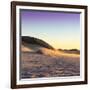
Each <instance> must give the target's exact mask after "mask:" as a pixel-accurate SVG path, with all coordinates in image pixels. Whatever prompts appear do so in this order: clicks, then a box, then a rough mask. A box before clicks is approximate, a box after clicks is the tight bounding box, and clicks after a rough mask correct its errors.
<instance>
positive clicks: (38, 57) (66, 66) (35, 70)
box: [20, 52, 80, 78]
mask: <svg viewBox="0 0 90 90" xmlns="http://www.w3.org/2000/svg"><path fill="white" fill-rule="evenodd" d="M79 75H80V56H79V55H75V54H74V55H73V54H65V55H64V54H61V56H56V57H53V56H48V55H44V54H37V53H30V52H22V54H21V75H20V76H21V78H39V77H62V76H79Z"/></svg>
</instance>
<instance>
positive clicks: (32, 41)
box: [21, 36, 54, 50]
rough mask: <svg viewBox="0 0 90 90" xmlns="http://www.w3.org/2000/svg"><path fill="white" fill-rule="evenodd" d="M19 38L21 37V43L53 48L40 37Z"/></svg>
mask: <svg viewBox="0 0 90 90" xmlns="http://www.w3.org/2000/svg"><path fill="white" fill-rule="evenodd" d="M21 39H22V42H23V43H27V44H36V45H40V46H42V47H45V48H48V49H52V50H53V49H54V48H53V47H52V46H51V45H49V44H48V43H46V42H45V41H43V40H41V39H37V38H34V37H30V36H22V37H21Z"/></svg>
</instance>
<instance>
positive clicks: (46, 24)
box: [20, 10, 80, 49]
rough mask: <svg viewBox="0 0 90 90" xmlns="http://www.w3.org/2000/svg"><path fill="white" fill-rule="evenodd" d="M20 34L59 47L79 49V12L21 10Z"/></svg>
mask: <svg viewBox="0 0 90 90" xmlns="http://www.w3.org/2000/svg"><path fill="white" fill-rule="evenodd" d="M20 15H21V35H22V36H32V37H36V38H39V39H42V40H44V41H46V42H47V43H49V44H50V45H52V46H53V47H54V48H56V49H59V48H62V49H74V48H76V49H80V14H79V13H70V12H67V13H65V12H50V11H36V10H21V11H20Z"/></svg>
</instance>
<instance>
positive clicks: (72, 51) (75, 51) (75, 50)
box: [58, 49, 80, 54]
mask: <svg viewBox="0 0 90 90" xmlns="http://www.w3.org/2000/svg"><path fill="white" fill-rule="evenodd" d="M58 50H59V51H64V52H66V53H75V54H80V50H78V49H58Z"/></svg>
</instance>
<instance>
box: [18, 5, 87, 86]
mask: <svg viewBox="0 0 90 90" xmlns="http://www.w3.org/2000/svg"><path fill="white" fill-rule="evenodd" d="M20 9H33V10H34V9H35V10H50V11H69V12H81V16H80V21H81V26H80V34H81V35H80V36H81V43H80V44H81V46H80V47H81V48H80V51H81V54H80V76H70V77H50V78H37V79H22V80H19V76H20V75H19V74H20V73H19V72H20V71H19V70H20V67H19V65H20V60H19V58H20V56H19V55H20V51H19V50H20V47H19V45H20V43H19V42H20V40H19V37H20V36H19V35H20V30H19V28H20V25H19V20H20V19H19V11H20ZM84 52H85V51H84V9H73V8H72V9H69V8H53V7H52V8H51V7H49V8H48V7H36V6H34V7H33V6H16V56H17V57H16V65H17V66H16V71H17V72H16V73H17V75H16V83H17V85H22V84H37V83H53V82H75V81H84V72H85V71H84V67H85V66H84V62H85V60H84ZM82 56H83V58H82Z"/></svg>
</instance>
